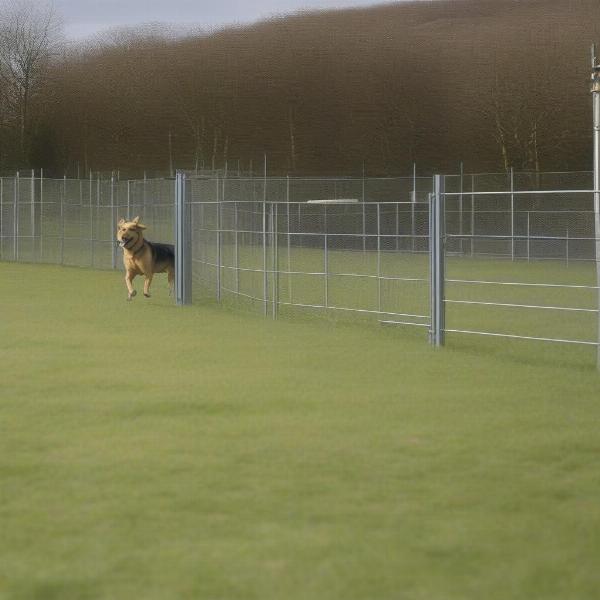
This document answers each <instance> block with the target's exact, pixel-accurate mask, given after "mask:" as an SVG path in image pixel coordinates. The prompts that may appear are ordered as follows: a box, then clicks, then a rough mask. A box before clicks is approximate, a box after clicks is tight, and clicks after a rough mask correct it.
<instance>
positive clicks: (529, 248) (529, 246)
mask: <svg viewBox="0 0 600 600" xmlns="http://www.w3.org/2000/svg"><path fill="white" fill-rule="evenodd" d="M530 235H531V234H530V229H529V211H527V262H529V260H530V258H531V238H530Z"/></svg>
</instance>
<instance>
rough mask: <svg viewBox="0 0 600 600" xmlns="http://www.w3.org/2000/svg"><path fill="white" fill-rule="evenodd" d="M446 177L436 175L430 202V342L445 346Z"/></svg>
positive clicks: (434, 344)
mask: <svg viewBox="0 0 600 600" xmlns="http://www.w3.org/2000/svg"><path fill="white" fill-rule="evenodd" d="M444 239H445V224H444V177H443V176H442V175H435V176H434V180H433V194H432V196H431V200H430V203H429V260H430V270H429V274H430V289H431V302H430V306H431V328H430V330H429V342H430V343H431V344H432V345H433V346H436V347H439V346H443V345H444V341H445V335H444V330H445V326H446V323H445V321H446V318H445V303H444V280H445V273H444V266H445V248H444V245H445V244H444Z"/></svg>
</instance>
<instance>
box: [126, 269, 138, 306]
mask: <svg viewBox="0 0 600 600" xmlns="http://www.w3.org/2000/svg"><path fill="white" fill-rule="evenodd" d="M134 277H135V275H134V274H133V273H127V274H126V275H125V285H126V286H127V292H128V293H127V300H131V299H132V298H133V297H134V296H135V295H136V294H137V292H136V291H135V290H134V289H133V278H134Z"/></svg>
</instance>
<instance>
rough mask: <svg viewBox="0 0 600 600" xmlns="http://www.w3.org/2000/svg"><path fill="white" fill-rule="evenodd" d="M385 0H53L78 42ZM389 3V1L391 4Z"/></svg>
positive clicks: (364, 4)
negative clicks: (148, 27)
mask: <svg viewBox="0 0 600 600" xmlns="http://www.w3.org/2000/svg"><path fill="white" fill-rule="evenodd" d="M385 1H386V0H211V1H209V0H168V1H167V0H54V2H53V4H54V6H55V7H56V9H57V12H59V13H60V14H61V15H62V17H63V19H64V25H65V33H66V36H67V38H69V39H73V40H77V39H82V38H86V37H89V36H93V35H95V34H97V33H99V32H101V31H104V30H106V29H111V28H115V27H121V26H134V25H140V24H142V23H153V22H161V23H170V24H175V25H190V26H197V27H201V28H204V29H210V28H218V27H221V26H225V25H231V24H243V23H251V22H253V21H258V20H261V19H265V18H267V17H270V16H273V15H281V14H288V13H293V12H297V11H299V10H303V9H336V8H348V7H356V6H373V5H375V4H382V3H384V2H385ZM388 1H389V0H388Z"/></svg>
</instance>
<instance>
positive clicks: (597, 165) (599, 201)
mask: <svg viewBox="0 0 600 600" xmlns="http://www.w3.org/2000/svg"><path fill="white" fill-rule="evenodd" d="M591 91H592V100H593V103H592V104H593V142H594V238H595V242H596V243H595V248H596V286H597V287H598V290H597V295H598V299H597V302H598V314H597V334H596V342H597V343H598V346H597V354H596V366H597V367H598V369H599V370H600V64H599V63H598V60H597V59H596V45H595V44H594V45H592V90H591Z"/></svg>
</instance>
